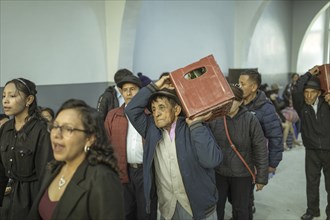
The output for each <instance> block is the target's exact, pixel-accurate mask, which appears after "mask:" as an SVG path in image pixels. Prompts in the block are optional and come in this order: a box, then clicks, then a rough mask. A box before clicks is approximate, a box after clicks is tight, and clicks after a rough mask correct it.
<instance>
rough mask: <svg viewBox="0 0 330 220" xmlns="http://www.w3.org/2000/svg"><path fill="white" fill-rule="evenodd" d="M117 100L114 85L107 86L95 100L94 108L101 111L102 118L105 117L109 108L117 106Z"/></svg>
mask: <svg viewBox="0 0 330 220" xmlns="http://www.w3.org/2000/svg"><path fill="white" fill-rule="evenodd" d="M118 107H119V101H118V98H117V91H116V89H115V86H109V87H108V88H106V90H105V91H104V93H103V94H102V95H101V96H100V97H99V100H98V101H97V106H96V110H97V111H98V112H100V113H101V115H102V118H103V120H105V117H107V114H108V112H109V111H110V110H111V109H114V108H118Z"/></svg>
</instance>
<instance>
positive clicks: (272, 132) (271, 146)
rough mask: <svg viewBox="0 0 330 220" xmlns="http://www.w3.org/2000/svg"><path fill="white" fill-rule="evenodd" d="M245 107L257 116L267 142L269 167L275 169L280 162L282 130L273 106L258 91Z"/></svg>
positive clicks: (263, 94)
mask: <svg viewBox="0 0 330 220" xmlns="http://www.w3.org/2000/svg"><path fill="white" fill-rule="evenodd" d="M245 107H246V108H247V109H248V110H249V111H250V112H252V113H253V114H255V115H256V116H257V118H258V120H259V122H260V124H261V127H262V130H263V131H264V135H265V137H266V138H267V140H268V161H269V166H270V167H273V168H276V167H277V166H278V164H279V163H280V162H281V160H282V154H283V130H282V124H281V120H280V118H279V116H278V115H277V113H276V110H275V107H274V105H273V104H272V102H271V101H270V100H269V99H268V98H267V97H266V95H265V93H264V92H263V91H261V90H258V92H257V96H256V97H255V98H254V99H253V100H252V101H251V102H250V103H248V104H247V105H245Z"/></svg>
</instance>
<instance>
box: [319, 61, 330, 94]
mask: <svg viewBox="0 0 330 220" xmlns="http://www.w3.org/2000/svg"><path fill="white" fill-rule="evenodd" d="M319 70H320V75H319V78H320V83H321V89H322V90H323V91H324V94H328V93H330V64H324V65H322V66H319Z"/></svg>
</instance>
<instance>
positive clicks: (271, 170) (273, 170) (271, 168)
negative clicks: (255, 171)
mask: <svg viewBox="0 0 330 220" xmlns="http://www.w3.org/2000/svg"><path fill="white" fill-rule="evenodd" d="M275 171H276V168H274V167H268V173H275Z"/></svg>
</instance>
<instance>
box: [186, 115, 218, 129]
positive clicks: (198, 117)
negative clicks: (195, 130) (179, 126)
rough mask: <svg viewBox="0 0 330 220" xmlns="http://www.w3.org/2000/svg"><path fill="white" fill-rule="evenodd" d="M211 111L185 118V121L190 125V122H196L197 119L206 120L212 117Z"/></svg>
mask: <svg viewBox="0 0 330 220" xmlns="http://www.w3.org/2000/svg"><path fill="white" fill-rule="evenodd" d="M212 115H213V113H212V112H209V113H206V114H204V115H200V116H197V117H195V118H186V123H187V124H188V125H189V126H190V125H191V124H192V123H194V122H197V121H200V122H202V121H207V120H209V119H210V118H211V117H212Z"/></svg>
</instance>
